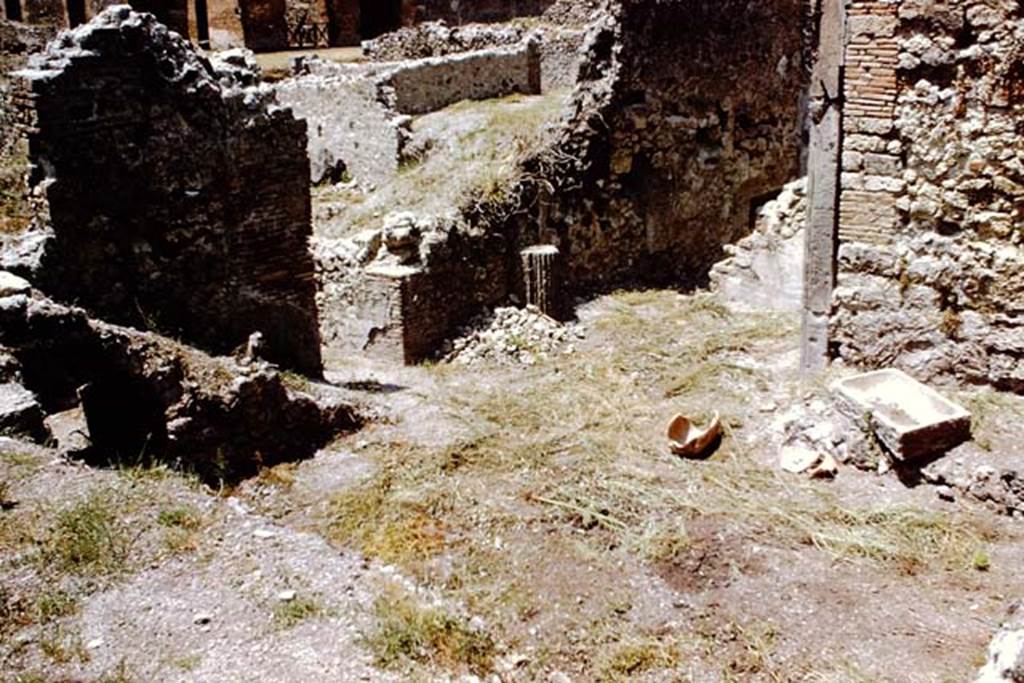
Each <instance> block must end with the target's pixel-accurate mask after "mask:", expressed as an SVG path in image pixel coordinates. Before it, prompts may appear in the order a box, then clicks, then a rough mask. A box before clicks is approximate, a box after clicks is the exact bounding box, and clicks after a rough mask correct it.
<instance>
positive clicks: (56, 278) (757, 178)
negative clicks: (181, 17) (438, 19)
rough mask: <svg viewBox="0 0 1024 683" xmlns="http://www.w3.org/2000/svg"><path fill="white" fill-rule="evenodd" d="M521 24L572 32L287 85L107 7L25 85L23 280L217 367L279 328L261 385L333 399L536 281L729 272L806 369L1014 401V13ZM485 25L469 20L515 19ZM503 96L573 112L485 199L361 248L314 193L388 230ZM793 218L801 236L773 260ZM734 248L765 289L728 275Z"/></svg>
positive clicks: (7, 142)
mask: <svg viewBox="0 0 1024 683" xmlns="http://www.w3.org/2000/svg"><path fill="white" fill-rule="evenodd" d="M528 4H529V7H521V6H518V5H517V6H516V7H515V8H514V11H515V12H517V13H523V12H525V13H531V12H545V16H546V17H549V18H550V17H555V18H554V19H550V22H551V23H547V24H544V23H543V22H539V24H538V26H539V27H540V28H539V29H538V30H535V31H534V30H527V29H525V28H523V27H517V26H509V27H487V26H475V27H471V28H466V29H465V30H454V29H450V28H447V27H442V26H440V25H436V24H423V25H419V26H410V27H407V28H406V29H404V30H402V31H399V32H396V33H392V34H389V35H388V36H386V37H384V38H382V39H380V40H378V41H374V42H372V43H369V44H368V45H367V49H366V53H367V55H368V61H365V62H363V63H360V64H335V63H330V62H325V61H322V60H315V59H307V60H305V61H302V62H300V63H299V64H298V65H297V67H296V71H295V73H294V74H293V75H292V77H290V78H286V79H284V80H282V81H280V82H278V83H274V84H266V83H260V81H259V76H258V73H257V72H256V71H254V68H253V65H252V64H251V63H250V62H248V61H247V58H246V57H244V55H240V54H233V55H231V54H229V55H228V56H227V57H226V58H224V59H222V58H219V57H214V58H213V59H212V60H210V59H207V58H206V57H203V56H200V55H199V54H198V53H196V52H195V50H194V49H193V48H192V47H191V46H190V45H189V44H188V42H187V41H186V40H185V39H184V38H182V37H180V36H177V35H175V34H174V33H173V32H171V31H169V30H168V29H167V28H166V27H165V26H164V25H163V24H161V23H159V22H158V21H157V19H156V18H154V17H153V16H151V15H146V14H138V13H132V12H130V11H129V9H128V8H125V7H121V8H113V9H109V10H107V11H105V12H103V13H101V14H99V15H98V16H97V17H96V18H95V19H94V20H93V21H92V22H91V23H90V24H89V25H88V26H87V27H82V28H80V29H76V30H75V31H72V32H69V33H64V34H62V35H61V37H60V38H59V39H58V40H57V41H56V42H54V43H53V44H52V45H51V46H50V47H49V48H48V49H47V50H46V51H45V52H44V53H42V54H40V55H38V56H36V57H34V58H33V59H32V60H31V62H30V63H29V64H28V67H27V68H25V69H23V70H21V71H18V72H16V73H15V75H14V76H13V77H12V76H8V80H7V82H6V83H7V84H6V85H5V88H4V91H5V93H6V98H7V101H8V102H9V104H8V105H7V106H5V108H4V116H5V117H6V118H7V120H9V121H11V122H12V125H11V126H8V127H7V128H6V131H5V138H4V146H3V155H4V158H5V159H7V160H8V162H6V163H5V168H14V169H18V168H20V169H23V170H24V171H25V172H24V173H23V174H21V175H20V176H17V180H18V182H19V183H21V185H20V189H17V191H15V192H11V191H10V190H8V192H7V195H5V200H4V201H5V207H6V208H5V211H7V218H6V219H5V220H6V221H7V222H6V223H5V224H6V225H7V226H8V227H7V229H6V230H5V232H6V236H5V237H4V239H3V242H4V249H3V265H4V267H5V268H6V269H9V270H14V271H17V272H19V273H20V274H23V275H26V276H28V277H29V278H30V279H31V280H32V282H33V283H34V284H36V285H37V286H39V287H40V288H41V289H42V290H44V291H45V292H47V293H48V294H49V295H51V296H53V297H55V298H56V299H58V300H60V301H64V302H68V303H74V304H77V305H80V306H82V307H84V308H85V309H86V310H88V311H89V312H90V313H92V314H94V315H96V316H98V317H101V318H103V319H104V320H108V321H110V322H113V323H120V324H125V325H130V326H134V327H137V328H143V329H148V330H153V331H156V332H159V333H162V334H165V335H171V336H174V337H176V338H179V339H181V340H183V341H186V342H188V343H191V344H195V345H197V346H199V347H201V348H204V349H207V350H209V351H211V352H214V353H222V354H223V353H229V352H231V351H232V350H234V349H236V348H237V347H239V346H240V345H243V344H245V343H246V340H248V339H249V338H250V335H251V334H252V333H253V332H259V333H260V334H261V335H262V336H263V338H264V339H265V346H266V348H265V350H264V354H265V357H266V358H267V359H269V360H271V361H274V362H277V363H279V364H281V365H283V366H287V367H292V368H295V369H298V370H300V371H302V372H306V373H309V374H313V375H316V374H318V373H319V372H320V369H321V366H322V362H321V358H322V354H323V355H325V356H327V357H328V358H329V359H330V361H331V362H333V363H336V362H344V359H345V358H347V357H350V356H351V355H352V354H370V355H377V356H381V357H384V358H388V359H391V360H394V361H396V362H415V361H418V360H421V359H423V358H427V357H429V356H431V355H432V354H433V353H435V352H436V350H437V349H438V348H439V347H440V346H441V345H442V343H443V342H444V340H445V339H447V338H449V337H450V336H451V335H452V334H453V332H454V330H455V329H457V328H458V326H459V325H461V324H463V323H464V322H465V321H466V320H468V319H469V318H471V317H472V316H473V315H474V314H476V313H477V312H479V311H480V310H482V309H486V308H489V307H493V306H496V305H499V304H502V303H503V302H506V301H508V300H510V299H513V300H519V301H523V300H530V298H531V297H533V296H534V295H535V292H532V291H531V288H535V287H536V286H537V282H538V281H537V280H536V279H531V278H534V276H535V273H533V271H532V270H531V268H533V267H534V266H533V265H531V262H530V261H529V258H530V257H528V256H527V254H536V253H541V252H543V253H546V254H550V255H551V256H550V267H551V268H553V271H552V273H551V274H549V275H545V277H547V278H548V279H549V280H550V281H551V284H552V285H553V286H555V289H556V290H557V291H560V292H562V293H564V294H566V295H568V296H571V295H578V294H582V293H586V292H590V291H594V290H599V289H602V288H606V287H611V286H617V285H621V284H623V283H629V284H635V283H638V282H640V283H658V284H666V283H667V284H673V285H677V286H680V285H681V286H701V285H703V284H704V283H705V282H706V281H707V278H708V276H709V272H710V273H711V277H712V278H713V279H714V280H716V282H719V281H724V280H725V279H727V278H731V280H730V282H731V283H732V284H731V285H730V286H731V287H732V290H733V291H734V292H736V293H737V294H736V295H737V296H739V297H742V296H743V292H744V290H748V291H749V290H751V289H752V288H753V287H757V286H760V285H758V283H761V285H763V283H764V282H773V283H782V284H779V290H778V292H777V295H776V296H772V297H762V298H760V299H758V300H757V302H756V303H757V305H771V306H780V307H783V308H799V309H802V310H803V317H804V353H803V363H804V366H805V367H806V368H808V369H812V368H817V367H821V366H822V365H823V364H825V363H826V362H828V361H829V360H833V359H839V360H842V361H843V362H845V363H849V364H853V365H858V366H863V367H877V366H881V365H895V366H899V367H903V368H905V369H908V370H910V371H911V372H913V373H914V374H915V375H916V376H918V377H920V378H922V379H942V378H956V379H959V380H963V381H968V382H975V383H990V384H993V385H995V386H998V387H1001V388H1007V389H1012V390H1015V391H1021V390H1022V388H1024V375H1022V370H1021V365H1020V358H1021V355H1022V353H1024V341H1022V338H1021V329H1022V327H1021V325H1020V320H1021V315H1022V312H1021V311H1020V310H1018V309H1019V306H1018V304H1017V303H1016V302H1018V301H1019V300H1020V299H1021V297H1020V293H1021V290H1022V288H1024V284H1022V282H1021V272H1024V271H1022V269H1021V267H1020V266H1021V258H1022V257H1021V255H1020V246H1021V245H1020V239H1019V230H1018V229H1017V226H1018V225H1019V223H1020V220H1021V212H1022V204H1021V200H1020V197H1021V194H1022V192H1024V190H1022V189H1021V188H1022V187H1024V185H1022V183H1024V168H1022V166H1021V158H1020V154H1019V153H1018V148H1019V145H1018V144H1017V140H1016V138H1017V135H1018V133H1019V128H1020V126H1019V119H1020V112H1019V111H1018V109H1019V107H1020V106H1021V103H1020V102H1019V100H1020V93H1019V92H1018V91H1019V90H1020V87H1019V83H1018V82H1017V81H1018V80H1019V78H1020V75H1021V60H1022V56H1021V50H1020V45H1019V42H1020V41H1019V37H1018V32H1017V30H1016V27H1017V26H1018V25H1019V24H1020V22H1021V20H1022V17H1021V16H1020V14H1021V12H1022V10H1021V8H1020V7H1019V6H1017V5H1010V4H999V3H994V4H993V3H989V4H984V3H976V2H966V1H964V2H957V3H944V4H938V5H937V4H935V3H924V2H916V1H912V0H902V1H883V0H872V1H869V0H864V1H860V0H851V1H850V2H838V1H832V2H822V3H815V4H808V3H801V2H796V1H794V0H772V1H770V2H756V3H754V2H749V1H746V0H727V1H724V2H717V3H705V2H684V1H682V0H680V1H678V2H658V3H651V2H648V1H645V0H620V1H617V2H612V3H608V4H607V5H606V6H603V7H602V8H600V9H594V8H592V7H590V6H588V7H587V9H586V11H585V12H584V13H583V14H582V15H580V14H579V7H576V8H575V9H573V7H572V6H571V5H572V3H567V2H556V3H553V4H546V3H528ZM441 6H442V4H438V5H437V7H435V6H434V5H432V4H431V3H423V4H422V7H421V8H420V11H419V12H418V13H416V12H413V14H416V16H421V15H422V16H425V17H428V18H429V17H433V16H434V15H433V14H431V12H434V11H438V12H440V9H438V7H441ZM502 6H504V5H502ZM432 7H433V9H431V8H432ZM459 7H462V8H463V9H465V7H463V6H462V5H459ZM467 7H468V6H467ZM485 8H489V9H485ZM378 9H380V8H379V7H378ZM477 10H478V12H479V13H480V15H479V16H473V17H466V16H462V15H460V16H459V17H457V20H459V21H463V20H466V19H467V18H473V19H480V18H486V17H487V16H491V13H492V12H493V13H495V14H494V16H495V17H497V16H499V15H500V14H501V11H500V10H501V7H499V5H494V6H493V7H492V6H490V5H487V4H480V5H478V6H477ZM244 14H245V13H244V11H243V12H242V16H243V18H244ZM399 14H400V15H401V16H400V17H399V18H398V19H395V17H392V19H394V20H395V21H399V20H400V21H405V19H402V18H401V17H405V16H406V15H407V14H409V12H408V11H405V10H402V11H401V12H399ZM485 15H486V16H485ZM566 16H571V17H573V20H572V21H573V22H580V21H582V23H576V24H575V25H574V24H573V23H572V22H569V23H566V24H559V23H557V22H559V21H563V18H564V17H566ZM168 21H171V20H170V19H168ZM389 21H390V20H389ZM565 21H568V20H565ZM393 23H394V22H393V21H392V22H391V23H389V24H388V27H392V24H393ZM189 30H191V29H189ZM680 31H683V32H684V33H685V35H686V36H687V39H686V40H685V41H682V42H681V41H680V40H679V39H678V36H679V32H680ZM510 93H516V94H517V96H519V97H523V98H527V99H526V100H525V101H526V102H532V101H534V100H531V99H529V98H540V99H539V100H538V101H541V102H547V103H550V104H549V105H548V108H549V109H550V110H551V111H552V112H555V115H551V114H548V115H546V116H547V118H544V119H543V120H541V119H538V121H537V122H534V123H531V125H534V126H535V127H539V128H543V129H544V130H545V131H546V133H545V135H544V136H542V138H541V139H542V140H543V142H542V143H541V144H539V145H537V146H534V147H532V148H530V149H529V150H527V151H526V152H524V153H523V154H521V155H520V156H517V157H515V159H514V167H515V172H514V173H512V174H510V175H508V176H507V177H502V178H498V179H496V180H495V183H494V185H493V186H492V187H491V188H490V189H489V190H488V191H487V192H484V193H480V192H475V193H470V194H468V195H464V196H463V195H452V197H451V198H450V200H446V201H442V202H441V203H440V204H437V205H434V206H432V207H431V208H430V209H429V210H428V209H424V208H421V209H419V210H418V211H406V210H401V211H398V210H393V208H392V207H391V206H390V205H385V206H382V207H380V208H379V210H377V211H376V212H373V211H371V212H369V213H367V214H366V215H364V216H363V217H362V218H360V221H361V222H359V224H358V229H356V228H354V227H353V226H352V225H348V224H346V223H345V221H346V220H348V219H347V218H345V216H351V215H352V214H345V213H342V214H341V215H342V218H341V219H338V218H334V219H332V218H331V217H330V216H331V215H336V214H337V210H338V207H337V206H335V207H334V208H333V209H332V208H331V206H329V205H328V206H326V207H325V206H321V204H320V203H317V204H316V206H314V204H313V202H312V201H311V198H310V191H309V188H310V185H311V183H313V182H321V183H323V184H324V186H332V184H337V186H338V187H346V188H348V187H352V186H353V184H355V186H356V187H358V188H362V189H360V190H359V192H361V193H362V194H360V195H359V197H360V198H359V201H364V200H366V201H368V202H369V203H370V204H371V205H372V201H371V200H372V199H373V196H374V195H375V193H379V192H378V191H379V189H380V188H383V187H388V186H389V185H391V184H393V183H395V182H398V181H399V180H400V179H401V178H402V177H403V174H405V175H408V174H409V173H411V172H415V170H416V168H417V167H418V165H424V164H425V163H426V162H424V159H425V158H430V155H431V154H435V155H436V152H432V151H431V150H432V148H433V147H434V146H437V145H439V144H441V143H442V142H443V141H442V142H439V140H438V139H435V138H430V137H429V136H428V137H424V133H423V131H422V130H421V127H422V125H423V124H424V122H427V121H440V122H444V121H445V120H446V119H445V118H444V116H448V114H443V115H441V114H439V116H441V118H436V117H435V116H434V114H435V112H442V111H443V110H445V108H447V107H448V106H449V105H451V104H453V103H456V102H459V101H462V100H479V99H486V98H493V97H497V96H503V95H507V94H510ZM431 125H438V124H437V123H434V124H431ZM446 125H447V124H446ZM459 125H462V124H459ZM427 128H429V126H427ZM427 165H429V164H427ZM410 169H411V170H410ZM805 174H806V175H807V176H808V180H807V182H806V186H805V185H803V184H802V183H798V184H792V181H794V180H796V179H799V178H801V177H802V176H803V175H805ZM100 179H101V180H100ZM98 183H102V185H101V186H99V187H98V186H97V185H98ZM783 188H787V189H786V191H785V193H784V196H785V197H789V198H790V199H787V201H788V202H789V203H788V204H786V207H787V208H784V209H779V208H778V206H779V204H778V203H777V202H776V203H773V204H771V206H772V207H775V208H773V209H772V211H775V212H776V214H775V216H776V220H775V221H774V223H773V222H772V221H768V222H767V223H766V222H765V221H764V220H763V216H764V215H765V214H764V213H763V211H762V208H763V207H764V206H765V205H766V202H768V201H769V200H772V199H773V198H775V197H777V196H778V195H779V193H780V191H782V190H783ZM15 195H17V197H15ZM318 196H319V195H318ZM11 197H14V199H11ZM442 198H443V197H442ZM400 199H402V198H401V197H399V198H395V201H398V200H400ZM389 201H390V200H389ZM318 202H319V200H318ZM399 204H400V202H399ZM12 207H13V208H12ZM797 207H801V208H797ZM802 207H807V208H806V221H803V220H800V217H797V218H794V216H797V214H799V213H800V212H802V211H804V209H803V208H802ZM342 209H344V207H342ZM325 211H326V213H324V212H325ZM332 211H333V212H334V213H333V214H332V213H331V212H332ZM779 211H783V213H785V215H786V216H787V218H786V220H787V221H789V223H793V222H794V221H798V222H799V223H800V225H799V228H798V229H795V228H794V229H790V228H788V227H787V228H786V229H785V230H783V231H782V232H781V233H780V235H781V236H778V235H776V236H774V237H772V238H771V239H768V238H767V237H765V236H763V235H761V232H763V231H764V230H766V229H767V228H765V227H764V226H765V225H769V224H771V225H776V226H777V225H778V224H779V220H781V219H779V218H778V216H779V215H781V214H779V213H778V212H779ZM314 213H315V216H314ZM322 214H323V215H322ZM325 216H326V217H325ZM339 221H340V222H339ZM789 223H787V225H788V224H789ZM752 230H754V235H753V236H751V237H749V238H746V239H744V238H745V237H746V236H747V235H748V234H749V233H751V231H752ZM759 235H760V236H759ZM776 238H778V239H781V240H784V241H785V245H786V246H785V248H784V249H774V247H771V245H772V244H776V243H777V241H773V240H776ZM733 245H738V246H733ZM759 245H760V246H759ZM538 248H540V251H537V249H538ZM769 249H771V254H772V255H771V257H770V258H768V257H764V256H763V255H759V253H760V254H763V253H765V251H766V250H769ZM726 250H728V251H729V252H730V253H732V254H734V255H735V258H734V261H735V262H736V263H737V264H738V263H740V261H744V259H745V260H746V262H747V265H745V266H743V265H742V264H741V265H736V266H735V267H733V266H729V265H728V264H727V265H725V266H719V267H716V268H715V270H714V271H712V266H713V265H714V264H715V263H716V262H717V261H719V260H720V259H721V258H722V256H723V253H724V252H725V251H726ZM758 250H761V251H760V252H759V251H758ZM755 261H756V264H757V265H756V268H755V267H751V264H753V263H754V262H755ZM757 269H760V272H758V270H757ZM800 272H803V273H804V277H803V278H798V277H796V276H795V274H797V273H800ZM744 278H753V279H752V280H750V283H752V284H749V286H748V284H744V283H746V282H747V280H745V279H744ZM801 279H802V283H801V282H800V280H801ZM555 280H557V282H555ZM453 283H458V285H457V286H453ZM801 284H802V286H800V285H801ZM552 291H555V290H552ZM567 300H568V298H567V297H563V303H564V302H565V301H567ZM554 308H557V307H556V306H554V304H552V310H554ZM562 312H563V313H564V312H566V311H565V310H564V309H563V311H562Z"/></svg>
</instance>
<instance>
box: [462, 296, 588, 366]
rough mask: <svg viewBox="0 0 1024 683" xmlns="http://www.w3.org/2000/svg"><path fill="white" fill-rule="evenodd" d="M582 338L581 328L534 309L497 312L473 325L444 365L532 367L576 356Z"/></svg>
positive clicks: (496, 310)
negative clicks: (484, 363) (555, 359)
mask: <svg viewBox="0 0 1024 683" xmlns="http://www.w3.org/2000/svg"><path fill="white" fill-rule="evenodd" d="M583 338H584V332H583V328H582V327H581V326H580V325H578V324H563V323H560V322H558V321H557V320H555V319H554V318H552V317H550V316H547V315H545V314H544V313H542V312H541V310H540V309H538V308H537V307H535V306H529V305H528V306H527V307H526V308H515V307H507V308H498V309H495V311H494V313H492V314H489V315H486V316H481V317H479V318H476V319H475V320H473V321H472V322H470V324H469V325H467V326H466V327H465V328H463V330H462V333H461V336H460V337H459V338H458V339H455V340H454V341H450V342H448V343H447V344H446V345H445V346H444V348H443V349H442V354H443V360H444V362H446V363H457V364H459V365H474V364H476V363H482V362H488V363H498V364H500V365H533V364H535V363H536V362H537V361H539V360H545V359H547V358H551V357H554V356H558V355H566V354H572V353H575V352H576V346H575V342H577V341H579V340H581V339H583Z"/></svg>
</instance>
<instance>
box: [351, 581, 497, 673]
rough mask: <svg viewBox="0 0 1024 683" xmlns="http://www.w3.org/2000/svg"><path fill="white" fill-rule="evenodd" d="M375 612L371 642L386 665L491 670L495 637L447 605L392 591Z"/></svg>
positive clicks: (378, 602)
mask: <svg viewBox="0 0 1024 683" xmlns="http://www.w3.org/2000/svg"><path fill="white" fill-rule="evenodd" d="M373 612H374V617H375V621H376V623H375V627H374V630H373V632H372V633H370V634H369V635H368V636H366V644H367V645H368V647H369V648H370V650H371V651H372V652H373V653H374V655H375V656H376V660H377V663H378V665H380V666H382V667H385V668H391V669H394V668H398V667H401V666H403V665H406V664H408V663H409V662H418V663H430V664H434V665H436V666H439V667H442V668H445V669H459V668H467V669H469V670H470V671H472V672H473V673H475V674H477V675H484V674H486V673H487V672H488V671H490V669H491V661H492V659H493V657H494V649H495V646H494V641H493V640H492V638H491V636H490V635H488V634H487V633H486V632H484V631H482V630H479V629H476V628H473V626H472V625H470V624H469V622H468V621H466V620H465V619H464V618H462V617H459V616H456V615H454V614H452V613H451V612H449V611H448V610H446V609H444V608H443V607H438V606H429V607H425V606H422V605H420V604H418V603H417V602H415V601H414V600H413V599H412V598H410V597H408V596H406V595H401V594H397V593H396V592H395V591H392V592H391V593H390V594H386V595H384V596H382V597H380V598H378V599H377V601H376V602H375V603H374V606H373Z"/></svg>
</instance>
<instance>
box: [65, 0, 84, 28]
mask: <svg viewBox="0 0 1024 683" xmlns="http://www.w3.org/2000/svg"><path fill="white" fill-rule="evenodd" d="M84 23H85V0H68V26H70V27H71V28H74V27H76V26H78V25H79V24H84Z"/></svg>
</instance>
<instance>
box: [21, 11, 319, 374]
mask: <svg viewBox="0 0 1024 683" xmlns="http://www.w3.org/2000/svg"><path fill="white" fill-rule="evenodd" d="M18 76H19V84H18V92H17V105H18V107H19V111H20V114H19V117H20V121H21V122H22V124H23V125H24V133H25V135H26V136H27V140H28V146H29V156H30V161H31V164H32V166H31V181H32V187H33V195H34V196H35V197H36V198H37V202H38V206H37V207H36V209H37V211H36V213H37V216H38V222H39V224H38V225H36V226H35V229H34V230H33V231H32V232H33V233H35V234H43V235H46V236H47V239H46V240H45V241H44V244H45V254H44V257H43V259H42V262H43V266H42V267H40V268H38V272H36V273H33V279H34V280H35V281H36V282H37V283H38V284H39V285H40V286H41V287H42V288H43V289H44V290H45V291H47V292H48V293H50V294H52V295H54V296H56V297H58V298H60V299H62V300H65V301H76V302H79V303H80V304H82V305H84V306H86V307H87V308H89V309H90V310H92V311H93V312H95V313H97V314H98V315H100V316H102V317H104V318H106V319H109V320H112V321H115V322H120V323H124V324H130V325H134V326H138V327H142V328H144V329H155V330H159V331H161V332H163V333H165V334H168V335H172V336H175V337H178V338H181V339H186V340H189V341H193V342H195V343H197V344H199V345H201V346H203V347H205V348H208V349H211V350H213V351H215V352H227V351H230V350H231V349H233V348H234V347H236V346H238V345H239V344H241V343H243V342H244V341H245V340H246V339H247V338H248V336H249V335H250V333H252V332H253V331H257V330H258V331H260V332H262V333H263V334H264V335H265V337H266V339H267V343H268V357H269V358H271V359H272V360H274V361H277V362H280V363H282V364H285V365H287V366H290V367H293V368H296V369H299V370H301V371H304V372H309V373H313V374H317V373H319V372H320V350H319V333H318V327H317V310H316V305H315V291H316V288H315V283H314V279H313V269H314V268H313V260H312V256H311V254H310V252H309V249H308V239H309V236H310V233H311V225H310V197H309V161H308V158H307V156H306V135H305V128H306V126H305V123H304V122H302V121H298V120H296V119H295V118H294V117H293V116H292V115H291V113H290V112H288V111H287V110H283V109H281V108H279V107H277V106H276V105H275V104H274V102H273V98H272V93H270V92H269V91H266V90H262V91H261V90H258V89H252V88H241V87H234V86H232V85H230V76H225V75H223V74H216V73H214V70H213V69H212V68H211V66H210V64H209V63H208V62H206V61H205V60H203V59H200V58H199V56H198V55H197V54H196V53H195V52H194V51H193V50H192V49H191V47H190V46H189V45H188V43H186V42H185V41H184V40H183V39H182V38H180V37H178V36H176V35H175V34H173V33H169V32H168V31H167V30H166V28H164V27H163V26H161V25H159V24H157V23H156V22H155V20H154V19H153V17H152V16H151V15H145V14H135V13H133V12H131V11H130V10H129V9H128V8H127V7H117V8H112V9H110V10H107V11H105V12H104V13H102V14H101V15H100V16H98V17H97V18H96V19H95V20H94V21H93V22H91V23H90V24H87V25H85V26H83V27H80V28H78V29H75V30H74V31H72V32H65V33H63V34H61V36H60V37H59V38H58V39H57V41H55V42H54V43H53V44H51V45H50V47H49V48H48V50H47V52H46V53H44V54H42V55H39V56H37V57H35V58H33V60H32V61H31V62H30V68H29V69H27V70H25V71H22V72H19V74H18ZM218 77H220V78H221V79H222V80H223V82H224V83H228V84H227V85H222V82H221V81H219V80H218ZM224 79H226V80H224ZM98 182H100V183H102V187H100V188H98V187H97V183H98Z"/></svg>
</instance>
